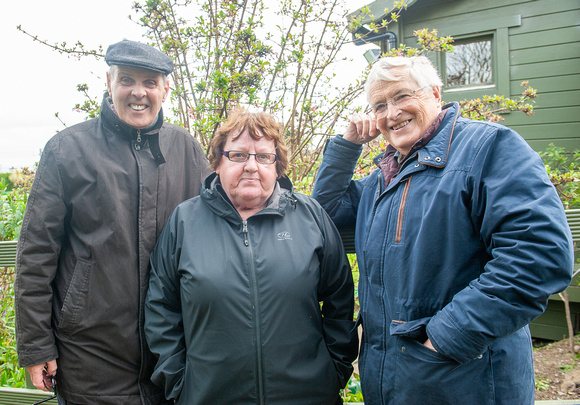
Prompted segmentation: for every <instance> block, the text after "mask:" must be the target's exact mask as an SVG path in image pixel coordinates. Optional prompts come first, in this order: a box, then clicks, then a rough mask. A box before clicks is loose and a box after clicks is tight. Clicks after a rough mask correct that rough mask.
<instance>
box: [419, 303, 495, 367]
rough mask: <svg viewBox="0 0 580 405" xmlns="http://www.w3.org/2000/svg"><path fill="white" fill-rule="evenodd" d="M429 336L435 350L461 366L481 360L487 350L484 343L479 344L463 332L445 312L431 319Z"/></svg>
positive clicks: (428, 327)
mask: <svg viewBox="0 0 580 405" xmlns="http://www.w3.org/2000/svg"><path fill="white" fill-rule="evenodd" d="M427 336H428V337H429V339H430V340H431V343H432V344H433V347H435V350H437V351H438V352H439V353H441V354H442V355H444V356H446V357H449V358H451V359H453V360H455V361H457V362H458V363H461V364H463V363H468V362H470V361H472V360H475V359H478V358H481V355H482V354H483V352H484V351H485V350H486V345H485V344H483V342H477V341H476V340H475V339H474V338H473V337H471V336H469V335H467V334H466V333H465V332H463V331H462V330H461V327H460V326H459V324H458V323H457V322H454V320H453V318H452V317H450V316H448V314H447V313H445V311H441V312H439V313H438V314H437V315H435V316H434V317H433V318H431V321H429V323H428V324H427Z"/></svg>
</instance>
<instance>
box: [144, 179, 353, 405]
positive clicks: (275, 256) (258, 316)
mask: <svg viewBox="0 0 580 405" xmlns="http://www.w3.org/2000/svg"><path fill="white" fill-rule="evenodd" d="M212 180H213V181H212ZM278 185H279V186H277V187H276V190H275V192H274V194H273V196H272V197H271V198H270V201H269V203H268V204H267V206H266V207H265V208H264V209H263V210H262V211H260V212H258V213H257V214H255V215H253V216H252V217H250V218H248V219H247V220H246V221H243V220H242V219H241V217H240V215H239V214H238V212H237V211H236V210H235V208H234V207H233V206H232V204H231V203H230V202H229V200H228V199H227V197H226V195H225V193H224V192H223V189H222V188H221V185H219V183H218V182H217V181H216V175H215V174H213V175H211V176H210V177H209V178H208V179H206V181H205V183H204V189H203V191H202V194H201V196H200V197H196V198H193V199H191V200H189V201H186V202H184V203H183V204H181V205H179V207H177V209H176V210H175V213H174V214H173V215H172V216H171V218H170V219H169V221H168V223H167V225H166V227H165V229H164V230H163V233H162V234H161V236H160V238H159V241H158V243H157V246H156V248H155V250H154V251H153V254H152V256H151V262H152V270H151V282H150V288H149V293H148V296H147V302H146V310H145V333H146V336H147V340H148V342H149V345H150V347H151V350H152V351H153V353H155V355H156V356H158V357H159V360H158V362H157V366H156V368H155V372H154V373H153V377H152V379H153V381H154V382H156V383H158V384H161V385H164V386H165V392H166V395H167V397H168V398H175V399H177V403H178V404H184V405H194V404H270V403H276V404H316V405H322V404H334V403H336V401H337V400H338V395H339V390H340V389H341V388H343V387H344V386H345V384H346V381H347V380H348V378H349V377H350V374H351V372H352V365H351V363H352V361H353V360H354V359H355V358H356V354H357V346H358V345H357V341H358V340H357V336H356V334H353V333H351V332H352V330H353V327H354V322H353V303H354V301H353V282H352V275H351V273H350V267H349V264H348V261H347V258H346V255H345V253H344V249H343V247H342V243H341V239H340V235H339V234H338V232H337V231H336V228H335V227H334V225H333V224H332V222H331V221H330V218H329V217H328V215H327V214H326V213H325V212H324V210H323V209H322V208H321V207H320V205H319V204H318V203H317V202H316V201H314V200H313V199H311V198H310V197H306V196H304V195H300V194H295V193H293V192H292V191H291V184H290V182H289V181H288V180H287V179H286V178H284V179H281V180H279V181H278ZM280 185H281V187H280ZM320 303H322V307H321V306H320Z"/></svg>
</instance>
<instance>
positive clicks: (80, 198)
mask: <svg viewBox="0 0 580 405" xmlns="http://www.w3.org/2000/svg"><path fill="white" fill-rule="evenodd" d="M105 61H106V62H107V64H108V65H110V70H109V73H108V74H107V87H108V93H105V95H104V98H103V103H102V105H101V112H100V116H99V117H98V118H95V119H92V120H89V121H86V122H83V123H81V124H77V125H75V126H72V127H70V128H67V129H65V130H64V131H61V132H60V133H59V134H57V135H55V136H54V137H53V138H52V139H51V140H50V141H49V142H48V143H47V145H46V147H45V148H44V151H43V154H42V157H41V159H40V164H39V166H38V170H37V172H36V176H35V179H34V184H33V186H32V189H31V192H30V196H29V198H28V203H27V207H26V212H25V215H24V220H23V224H22V231H21V233H20V239H19V242H18V254H17V263H16V280H15V308H16V339H17V348H18V360H19V364H20V366H22V367H26V369H27V371H28V372H29V373H30V376H31V379H32V382H33V384H34V385H35V386H36V387H37V388H39V389H43V390H51V389H53V388H54V387H53V381H54V380H56V392H57V395H58V400H59V404H69V405H71V404H73V405H74V404H121V403H122V404H135V405H137V404H163V403H167V401H166V400H165V398H164V395H163V391H162V390H161V389H160V388H159V387H156V386H155V385H153V383H152V382H151V380H150V376H151V373H152V371H153V367H154V365H155V360H154V358H153V355H152V354H151V352H150V351H149V349H148V347H147V345H146V342H145V337H144V333H143V321H144V316H143V305H144V301H145V295H146V289H147V286H148V283H149V269H150V264H149V255H150V253H151V251H152V250H153V247H154V246H155V242H156V240H157V237H158V236H159V234H160V233H161V230H162V229H163V226H164V225H165V222H166V220H167V218H168V217H169V215H170V214H171V213H172V212H173V209H174V208H175V207H176V206H177V205H178V204H179V203H181V202H182V201H184V200H187V199H189V198H191V197H194V196H196V195H198V194H199V191H200V189H201V182H202V180H203V179H204V178H205V176H206V175H207V174H209V168H208V165H207V160H206V158H205V155H204V153H203V151H202V149H201V147H200V145H199V143H198V142H197V141H196V140H195V139H194V138H193V137H192V136H191V135H190V134H189V133H188V132H187V131H185V130H184V129H183V128H180V127H178V126H175V125H172V124H168V123H166V122H164V120H163V111H162V109H161V106H162V103H163V102H164V101H165V99H166V98H167V96H168V94H169V81H168V78H167V75H169V74H170V73H171V72H172V70H173V62H172V61H171V59H170V58H169V57H168V56H166V55H164V54H163V53H162V52H160V51H159V50H157V49H155V48H153V47H151V46H149V45H145V44H142V43H139V42H134V41H127V40H125V41H121V42H118V43H116V44H113V45H111V46H109V48H108V49H107V53H106V56H105Z"/></svg>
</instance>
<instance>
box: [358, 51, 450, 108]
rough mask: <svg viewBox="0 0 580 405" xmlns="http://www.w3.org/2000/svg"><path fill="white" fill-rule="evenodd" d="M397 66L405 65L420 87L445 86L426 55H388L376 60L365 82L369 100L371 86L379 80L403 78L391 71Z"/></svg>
mask: <svg viewBox="0 0 580 405" xmlns="http://www.w3.org/2000/svg"><path fill="white" fill-rule="evenodd" d="M397 67H403V68H404V69H405V72H406V73H408V74H409V75H410V76H411V77H412V78H413V79H414V80H415V81H416V82H417V84H418V85H419V87H435V86H439V87H441V86H443V82H442V81H441V77H439V73H437V69H435V67H434V66H433V64H432V63H431V61H430V60H429V58H427V57H426V56H423V55H421V56H411V57H405V56H387V57H384V58H381V59H379V60H378V61H376V62H375V64H374V65H373V67H372V69H371V71H370V73H369V76H368V78H367V81H366V83H365V93H366V95H367V100H369V96H370V90H371V88H373V86H374V85H375V84H376V83H377V82H380V81H383V82H397V81H400V80H402V79H403V77H401V76H395V75H393V74H392V73H391V72H390V69H392V68H397ZM369 101H370V100H369Z"/></svg>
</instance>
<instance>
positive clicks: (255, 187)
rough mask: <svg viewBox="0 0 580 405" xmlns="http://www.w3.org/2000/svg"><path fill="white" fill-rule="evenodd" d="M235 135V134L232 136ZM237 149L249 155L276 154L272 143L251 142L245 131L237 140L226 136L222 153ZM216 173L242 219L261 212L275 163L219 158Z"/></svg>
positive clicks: (273, 178) (271, 187)
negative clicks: (265, 163)
mask: <svg viewBox="0 0 580 405" xmlns="http://www.w3.org/2000/svg"><path fill="white" fill-rule="evenodd" d="M234 134H235V133H234ZM230 150H236V151H241V152H248V153H276V144H275V142H274V141H273V140H271V139H268V138H266V137H261V138H260V139H259V140H256V139H252V137H251V136H250V134H249V132H248V130H247V129H244V131H243V132H242V133H241V134H240V135H239V136H238V137H237V138H235V139H234V138H233V137H229V138H228V140H227V141H226V144H225V145H224V151H230ZM216 173H217V174H218V175H219V176H220V181H221V184H222V187H223V188H224V190H225V192H226V194H227V195H228V197H229V199H230V201H231V202H232V204H233V205H234V207H235V208H236V210H237V211H238V212H239V213H240V215H241V216H242V218H243V219H246V218H248V217H249V216H251V215H253V214H255V213H256V212H258V211H260V210H261V209H262V208H264V206H265V205H266V201H267V200H268V198H270V196H271V195H272V193H273V192H274V186H275V185H276V178H277V173H276V164H270V165H263V164H260V163H258V162H257V161H256V159H255V156H250V158H249V159H248V161H247V162H243V163H237V162H231V161H230V160H229V159H228V158H227V157H225V156H222V157H221V159H220V162H219V165H218V167H217V169H216Z"/></svg>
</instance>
